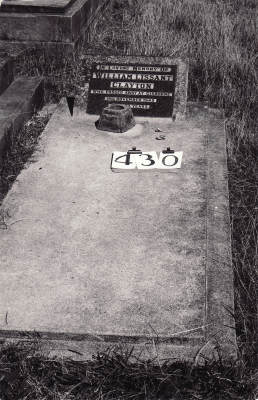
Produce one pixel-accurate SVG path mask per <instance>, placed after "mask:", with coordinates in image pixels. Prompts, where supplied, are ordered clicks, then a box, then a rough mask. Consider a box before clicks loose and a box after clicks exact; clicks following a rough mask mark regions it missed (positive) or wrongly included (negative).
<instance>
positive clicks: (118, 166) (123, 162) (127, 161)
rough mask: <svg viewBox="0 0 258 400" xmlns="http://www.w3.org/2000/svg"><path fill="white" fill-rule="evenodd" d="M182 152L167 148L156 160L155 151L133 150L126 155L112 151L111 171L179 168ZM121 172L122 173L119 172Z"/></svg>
mask: <svg viewBox="0 0 258 400" xmlns="http://www.w3.org/2000/svg"><path fill="white" fill-rule="evenodd" d="M182 157H183V152H182V151H173V150H170V148H169V147H168V148H167V150H164V151H162V152H161V153H160V156H159V158H158V156H157V153H156V152H155V151H140V150H136V149H135V148H133V150H131V151H130V150H129V151H128V152H127V153H125V152H121V151H114V153H113V154H112V161H111V169H112V170H124V171H125V170H135V169H136V168H137V169H140V170H150V169H163V170H172V169H175V168H181V163H182ZM121 172H122V171H121Z"/></svg>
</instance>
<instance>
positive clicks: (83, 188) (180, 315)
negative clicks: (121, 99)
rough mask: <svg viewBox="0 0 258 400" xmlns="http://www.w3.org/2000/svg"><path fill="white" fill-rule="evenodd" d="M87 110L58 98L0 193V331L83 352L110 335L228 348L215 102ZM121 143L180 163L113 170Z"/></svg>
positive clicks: (227, 251)
mask: <svg viewBox="0 0 258 400" xmlns="http://www.w3.org/2000/svg"><path fill="white" fill-rule="evenodd" d="M96 120H97V118H96V116H95V115H87V114H85V111H84V110H81V109H79V108H76V107H75V109H74V113H73V117H71V115H70V112H69V110H68V107H67V103H66V100H63V101H62V102H61V103H60V106H59V107H58V108H57V110H56V112H55V113H54V115H53V116H52V118H51V120H50V122H49V123H48V125H47V127H46V129H45V131H44V133H43V135H42V138H41V141H40V146H39V149H38V151H37V153H36V154H35V155H34V157H33V162H32V163H30V164H28V165H27V168H26V169H24V170H23V171H22V172H21V174H20V175H19V176H18V178H17V180H16V182H15V183H14V185H13V187H12V189H11V190H10V192H9V193H8V195H7V197H6V199H5V200H4V202H3V204H2V207H1V229H0V240H1V262H0V264H1V271H0V289H1V290H0V293H1V295H0V299H1V310H0V330H1V335H2V336H5V337H12V336H14V337H17V336H19V335H20V337H22V336H24V335H25V336H26V332H27V333H28V332H29V334H31V335H33V331H36V332H38V334H39V335H40V336H41V337H42V339H43V340H50V341H51V340H53V341H54V342H55V343H56V342H58V343H59V345H58V346H57V347H58V348H59V349H60V346H61V347H62V346H63V347H65V346H68V347H69V348H71V341H73V345H74V343H75V342H76V343H77V345H76V346H77V347H76V346H75V347H73V348H77V349H78V346H80V348H81V351H82V352H83V355H84V357H87V356H88V357H89V356H90V355H89V353H91V354H93V353H94V351H96V349H98V350H99V349H103V348H104V347H105V346H107V344H108V343H113V344H114V343H117V342H122V343H129V344H130V343H136V344H137V346H144V345H146V343H154V342H155V346H154V347H155V351H157V352H159V349H161V353H162V355H163V357H164V356H165V355H166V357H175V355H176V356H178V357H179V358H180V357H181V358H182V357H183V358H184V357H187V358H191V357H193V356H194V355H196V352H197V351H198V350H200V349H205V350H207V349H208V348H209V354H212V352H213V351H215V352H216V350H214V348H215V347H214V346H215V344H217V342H218V343H219V344H220V345H221V348H222V349H224V350H225V352H226V354H227V355H228V356H229V357H230V356H233V357H234V356H235V355H236V338H235V329H234V321H233V320H232V317H231V314H230V312H229V311H230V310H231V311H233V309H234V300H233V299H234V296H233V278H232V264H231V247H230V225H229V213H228V187H227V165H226V150H225V133H224V123H223V116H222V115H221V114H220V113H218V112H215V111H214V112H213V110H211V109H209V108H208V107H207V106H206V108H205V107H204V106H203V105H200V106H198V105H197V104H190V103H189V104H188V113H187V117H186V119H185V121H177V122H173V121H172V119H171V118H145V117H136V125H135V127H134V128H132V129H130V130H129V131H127V132H125V133H122V134H117V133H111V132H106V131H100V130H98V129H96V127H95V123H96ZM157 129H160V130H162V134H163V135H164V136H165V139H164V140H157V139H156V138H157V135H158V134H159V133H157V132H155V130H157ZM132 146H135V147H136V148H137V149H141V150H143V151H155V152H157V154H159V153H160V152H161V151H163V150H164V149H166V148H167V147H169V146H170V147H171V148H173V149H175V150H176V151H183V159H182V165H181V168H179V169H174V170H173V171H166V170H165V171H163V170H152V171H146V170H144V171H140V170H136V171H135V172H134V173H131V172H130V171H126V172H124V173H116V172H113V171H112V170H111V168H110V165H111V156H112V153H113V152H114V151H127V150H128V149H131V148H132ZM69 341H70V342H69ZM54 342H53V343H54ZM67 343H70V344H69V345H67ZM78 343H79V345H78ZM164 344H166V347H165V348H164ZM53 347H54V345H53ZM145 349H146V346H145Z"/></svg>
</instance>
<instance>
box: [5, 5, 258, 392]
mask: <svg viewBox="0 0 258 400" xmlns="http://www.w3.org/2000/svg"><path fill="white" fill-rule="evenodd" d="M257 15H258V4H257V1H256V0H234V1H232V0H231V1H229V0H177V1H172V0H162V2H161V1H160V0H142V1H138V0H114V1H113V7H112V9H110V10H109V11H108V12H106V13H105V15H104V16H103V17H102V18H101V20H100V21H99V22H98V24H96V25H95V26H94V27H93V28H92V31H91V36H90V38H89V42H88V44H87V46H86V48H85V49H84V51H83V52H81V53H80V54H77V55H76V56H74V57H73V56H71V57H68V56H65V55H64V54H62V51H61V50H59V51H58V52H56V53H55V55H54V56H53V55H50V54H49V53H48V51H47V49H45V48H37V47H35V49H34V50H33V53H31V54H30V55H28V54H27V55H26V54H25V55H24V57H23V58H20V59H19V60H17V63H16V73H20V74H25V73H26V74H29V75H45V76H46V80H47V85H46V87H47V93H46V102H55V101H57V100H58V99H59V98H60V97H62V96H63V95H64V94H65V93H68V94H71V93H73V94H75V95H76V96H77V98H78V99H79V98H81V99H83V96H84V85H85V82H87V70H86V73H85V75H83V74H82V71H83V70H84V68H82V67H83V65H86V66H87V54H89V53H91V52H96V53H102V54H114V55H116V54H119V55H122V54H126V55H153V56H172V57H181V58H188V59H189V90H188V99H189V100H205V101H208V102H209V103H210V105H211V106H212V107H218V108H223V109H224V112H225V121H226V135H227V152H228V169H229V191H230V218H231V228H232V253H233V266H234V276H235V320H236V327H237V337H238V347H239V359H238V360H237V362H236V364H235V365H228V363H227V360H223V362H222V363H220V362H219V361H218V360H217V361H210V362H207V363H206V365H205V366H204V367H201V366H198V365H197V366H195V365H190V364H187V363H181V364H175V363H170V362H167V363H164V365H162V366H158V367H157V366H156V365H155V363H153V362H143V361H141V360H136V359H134V358H133V354H131V356H130V357H128V355H129V353H130V350H128V352H129V353H128V352H123V351H122V350H121V349H119V348H116V349H115V350H108V351H107V352H106V353H103V354H101V355H97V356H96V357H95V358H94V359H93V360H92V362H85V363H80V362H77V363H76V362H73V361H71V360H68V359H67V360H63V361H60V360H59V361H58V360H53V359H52V360H49V359H47V358H46V357H45V358H44V357H43V356H42V355H40V354H38V353H37V351H36V349H35V348H34V347H33V346H32V347H30V345H28V346H25V345H24V344H23V343H21V344H20V345H17V346H13V347H12V346H5V344H3V349H2V352H1V360H0V370H1V371H2V374H3V375H2V378H0V384H2V387H3V388H4V389H2V390H4V392H3V393H4V394H2V397H3V399H5V398H6V399H11V398H16V399H19V398H21V399H32V398H33V399H75V398H76V399H129V398H131V399H188V398H189V399H214V400H219V399H239V398H242V399H255V397H256V396H258V367H257V366H258V351H257V350H258V349H257V343H258V340H257V335H258V324H257V315H258V314H257V304H258V266H257V264H258V263H257V261H258V260H257V259H258V231H257V230H258V228H257V226H258V224H257V222H258V164H257V158H258V157H257V156H258V147H257V137H258V97H257V93H258V34H257V33H258V32H257V29H258V28H257V23H258V17H257ZM24 135H25V136H26V135H27V134H26V133H24ZM32 136H33V134H32ZM37 136H38V134H37V133H35V138H36V137H37ZM14 139H15V138H14ZM23 140H24V139H23V138H21V139H20V142H19V143H24V141H23ZM15 141H16V140H13V142H15ZM29 142H30V139H29ZM31 144H32V146H31V148H32V149H33V148H34V146H35V145H36V143H34V138H32V139H31ZM18 147H19V148H21V147H22V146H20V144H19V146H18ZM25 147H30V146H29V145H28V146H25ZM15 151H16V150H15ZM15 151H14V155H13V156H11V155H10V153H7V156H6V160H7V164H6V168H5V171H6V174H7V176H11V175H14V176H15V175H16V174H17V171H18V170H19V168H20V167H22V164H23V163H24V161H22V162H20V161H19V159H20V158H19V157H20V156H19V157H18V156H17V154H15ZM25 153H26V152H25ZM8 154H9V155H8ZM8 157H9V159H11V160H12V161H11V162H10V163H9V161H8ZM25 158H26V157H25ZM16 164H17V166H18V165H20V166H19V168H17V170H16ZM13 169H14V170H15V171H16V172H15V173H13ZM12 179H15V178H14V177H11V178H9V180H8V185H6V188H7V187H8V188H9V187H10V185H11V183H12ZM1 379H2V380H1ZM8 390H9V391H8ZM19 390H20V394H18V393H19ZM8 396H9V397H8ZM15 396H16V397H15Z"/></svg>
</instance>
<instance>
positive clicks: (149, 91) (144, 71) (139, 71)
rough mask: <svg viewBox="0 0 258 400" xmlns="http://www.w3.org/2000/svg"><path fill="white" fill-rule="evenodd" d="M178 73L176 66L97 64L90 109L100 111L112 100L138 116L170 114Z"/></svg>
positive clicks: (91, 80) (95, 64)
mask: <svg viewBox="0 0 258 400" xmlns="http://www.w3.org/2000/svg"><path fill="white" fill-rule="evenodd" d="M176 73H177V66H176V65H146V64H123V63H119V64H112V63H108V62H106V63H94V64H92V68H91V75H90V76H91V77H90V85H89V97H88V107H87V112H88V113H89V114H100V113H101V111H102V110H103V108H104V107H106V106H107V105H108V104H110V103H119V104H121V103H124V104H127V105H129V106H130V107H131V108H132V110H133V114H134V115H135V116H150V117H171V115H172V112H173V105H174V95H175V82H176Z"/></svg>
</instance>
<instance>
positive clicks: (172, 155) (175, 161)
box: [162, 154, 178, 167]
mask: <svg viewBox="0 0 258 400" xmlns="http://www.w3.org/2000/svg"><path fill="white" fill-rule="evenodd" d="M168 157H174V163H173V164H166V158H168ZM177 163H178V157H177V156H175V155H174V154H169V155H167V156H165V157H163V158H162V164H163V165H165V166H166V167H174V165H176V164H177Z"/></svg>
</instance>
